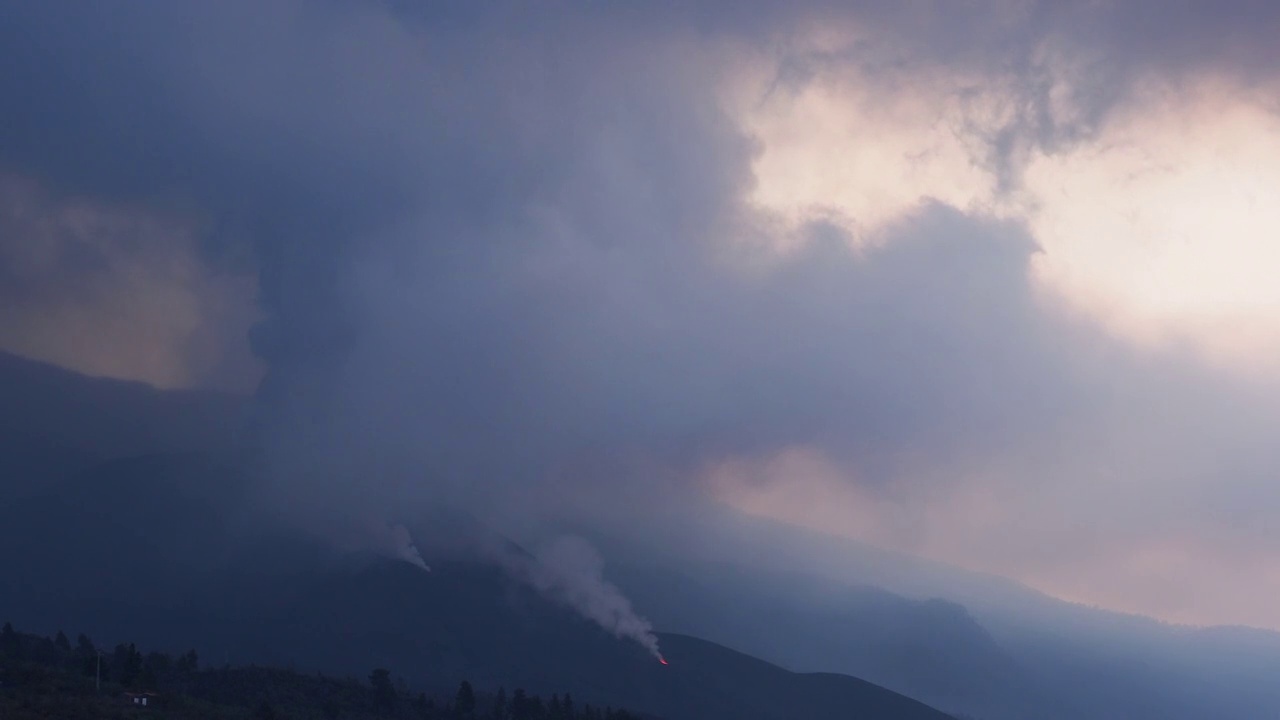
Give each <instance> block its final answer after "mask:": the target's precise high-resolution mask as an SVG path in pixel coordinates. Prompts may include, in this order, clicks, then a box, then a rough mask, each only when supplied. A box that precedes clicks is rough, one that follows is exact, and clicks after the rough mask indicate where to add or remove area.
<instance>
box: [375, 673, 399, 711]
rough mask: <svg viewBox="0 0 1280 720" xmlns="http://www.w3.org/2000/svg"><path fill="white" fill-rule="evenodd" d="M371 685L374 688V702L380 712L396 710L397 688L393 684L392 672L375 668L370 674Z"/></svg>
mask: <svg viewBox="0 0 1280 720" xmlns="http://www.w3.org/2000/svg"><path fill="white" fill-rule="evenodd" d="M369 684H370V685H372V686H373V701H374V703H375V704H376V705H377V706H378V709H379V710H382V711H385V712H390V711H391V710H392V709H394V708H395V706H396V688H395V685H393V684H392V682H391V671H389V670H387V669H386V668H375V669H374V671H373V672H371V673H369Z"/></svg>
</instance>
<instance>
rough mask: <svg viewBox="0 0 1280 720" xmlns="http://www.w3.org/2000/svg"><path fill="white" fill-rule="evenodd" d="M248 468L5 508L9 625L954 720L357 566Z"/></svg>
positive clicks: (815, 713) (138, 475) (144, 466)
mask: <svg viewBox="0 0 1280 720" xmlns="http://www.w3.org/2000/svg"><path fill="white" fill-rule="evenodd" d="M252 477H253V476H252V465H251V462H248V461H247V460H246V458H245V457H244V456H239V455H220V454H192V453H186V454H167V455H154V456H146V457H140V458H129V459H123V460H116V461H112V462H109V463H104V464H102V465H98V466H95V467H94V468H92V469H90V470H88V471H85V472H82V473H79V474H77V475H76V476H74V477H73V478H70V479H68V480H65V481H63V482H61V483H59V484H57V485H55V486H53V487H51V488H48V489H47V490H45V491H43V492H41V493H38V494H35V495H32V496H30V497H27V498H24V499H20V500H18V501H16V502H13V503H9V504H7V505H5V506H3V507H0V566H3V567H4V568H5V572H3V573H0V616H3V617H6V618H9V619H12V620H13V621H14V622H15V623H18V624H20V625H22V626H24V627H32V628H34V629H38V630H41V631H48V632H52V631H53V630H54V629H55V627H56V625H60V624H63V623H65V622H66V619H67V618H81V619H83V629H85V630H87V631H89V632H90V633H91V634H93V635H94V636H95V637H99V638H101V639H103V640H106V641H111V640H113V639H117V638H119V639H123V638H129V639H133V640H135V641H138V642H141V643H145V644H146V645H148V646H153V647H158V648H166V649H171V650H174V651H177V650H180V649H181V648H182V647H183V646H185V645H187V644H194V645H195V646H196V647H197V648H198V649H199V650H200V651H201V652H202V654H203V655H204V656H205V657H207V658H215V659H216V658H218V657H223V658H227V659H231V660H234V661H237V662H241V663H244V662H255V661H256V662H264V663H269V664H276V665H284V666H288V665H297V664H310V665H313V666H314V668H313V669H322V670H326V671H329V672H334V673H353V674H357V675H363V674H367V673H368V671H369V669H371V668H373V667H377V666H385V667H395V668H397V669H398V671H399V672H402V673H405V674H406V677H408V678H410V679H411V680H412V681H414V682H415V683H416V684H419V683H420V684H426V685H432V684H434V685H438V686H439V687H440V688H441V689H445V688H448V687H452V686H455V685H456V682H457V681H458V680H459V679H461V678H469V679H471V680H473V681H474V682H476V683H477V684H481V685H482V686H483V687H490V688H492V687H494V686H497V685H500V684H505V685H507V686H508V687H514V686H517V685H518V686H522V687H525V688H527V689H529V690H531V691H535V692H545V693H550V692H556V691H564V690H566V689H568V690H571V691H572V692H573V693H574V695H575V696H576V697H578V698H580V699H581V700H582V701H584V702H585V701H590V702H593V703H598V704H612V705H616V706H624V707H631V708H634V709H637V710H640V711H644V712H647V713H652V714H655V715H659V716H662V717H665V718H668V719H669V720H719V719H724V720H730V719H731V718H732V719H734V720H790V719H791V718H807V717H815V718H816V717H858V718H867V719H869V720H877V719H881V718H883V719H884V720H890V719H893V720H916V719H918V720H943V719H944V718H946V717H947V716H946V715H945V714H943V713H940V712H938V711H936V710H933V709H931V708H928V707H926V706H924V705H922V704H920V703H917V702H915V701H912V700H909V699H908V698H906V697H903V696H901V695H898V694H896V693H893V692H890V691H888V690H885V689H884V688H880V687H877V686H875V685H872V684H870V683H866V682H863V681H860V680H855V679H853V678H849V677H845V676H839V675H798V674H794V673H791V672H789V671H787V670H784V669H782V668H779V667H777V666H775V665H771V664H769V663H766V662H763V661H760V660H757V659H754V658H750V657H748V656H746V655H743V654H741V653H737V652H734V651H731V650H728V649H726V648H724V647H722V646H719V645H715V644H713V643H709V642H706V641H699V640H694V639H693V638H688V637H684V636H663V638H662V641H663V643H664V645H665V647H664V650H665V652H666V653H667V654H668V655H669V657H670V660H671V665H668V666H663V665H660V664H659V663H658V662H657V661H656V660H655V659H654V658H653V657H652V656H650V655H649V654H648V653H647V652H646V651H645V650H643V649H642V648H640V647H639V646H637V645H635V644H633V643H631V642H628V641H624V640H619V639H617V638H614V637H612V636H610V635H609V634H607V633H605V632H604V631H603V630H601V629H600V628H598V627H597V626H595V625H594V624H592V623H589V622H587V621H586V620H583V619H581V618H580V617H578V616H577V615H575V614H574V613H572V612H571V611H569V610H567V609H566V608H563V607H560V606H558V605H555V604H552V603H549V602H547V601H546V600H544V599H542V598H541V597H539V596H538V595H536V594H535V593H533V592H532V591H531V590H529V589H528V588H527V587H525V586H524V585H522V584H519V583H516V582H514V581H513V580H511V579H510V578H509V577H507V576H506V575H505V574H504V573H503V572H502V571H500V570H499V569H497V568H495V567H493V566H490V565H486V564H481V563H477V562H470V561H457V560H455V561H434V562H433V565H434V568H433V572H430V573H428V572H425V571H423V570H421V569H419V568H417V567H415V566H413V565H410V564H407V563H402V562H397V561H388V560H377V561H371V562H367V561H366V562H354V561H345V560H343V559H342V558H340V557H336V556H333V555H330V554H328V553H327V552H326V551H325V550H324V549H323V548H321V547H318V546H315V545H312V544H309V543H307V542H305V541H303V540H300V539H297V538H293V537H291V536H288V535H283V534H281V533H279V532H276V531H273V530H272V529H271V528H269V527H266V526H262V525H258V524H257V523H256V518H255V516H254V515H253V514H252V513H249V512H246V510H245V507H246V505H245V501H246V498H247V497H248V495H247V494H246V493H248V492H249V491H250V490H251V483H252Z"/></svg>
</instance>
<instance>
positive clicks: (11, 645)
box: [0, 623, 22, 657]
mask: <svg viewBox="0 0 1280 720" xmlns="http://www.w3.org/2000/svg"><path fill="white" fill-rule="evenodd" d="M21 643H22V641H21V640H19V639H18V633H16V632H14V630H13V625H10V624H9V623H5V624H4V627H3V628H0V653H4V654H5V655H8V656H10V657H14V656H16V655H17V654H18V650H19V649H20V648H21Z"/></svg>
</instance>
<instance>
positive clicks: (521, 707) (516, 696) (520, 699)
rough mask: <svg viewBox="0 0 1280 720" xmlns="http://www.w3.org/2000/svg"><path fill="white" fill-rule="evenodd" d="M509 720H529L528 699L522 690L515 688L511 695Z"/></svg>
mask: <svg viewBox="0 0 1280 720" xmlns="http://www.w3.org/2000/svg"><path fill="white" fill-rule="evenodd" d="M511 720H529V697H528V696H527V695H525V694H524V688H516V691H515V692H513V693H511Z"/></svg>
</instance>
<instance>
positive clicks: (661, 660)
mask: <svg viewBox="0 0 1280 720" xmlns="http://www.w3.org/2000/svg"><path fill="white" fill-rule="evenodd" d="M658 662H660V663H662V664H663V665H669V664H670V663H668V662H667V659H666V658H664V657H659V658H658Z"/></svg>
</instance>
